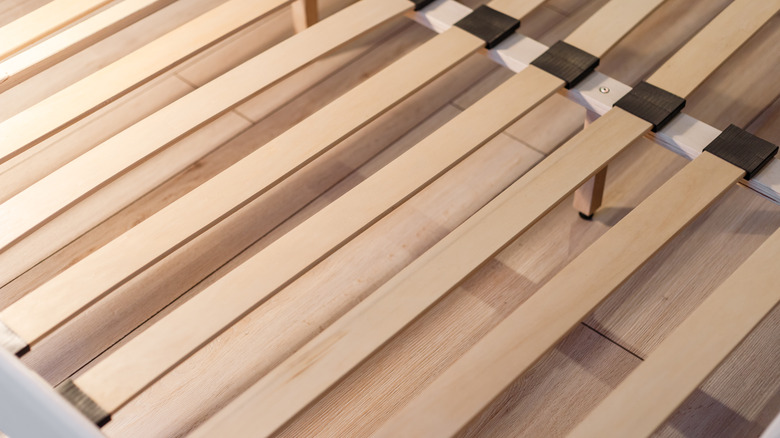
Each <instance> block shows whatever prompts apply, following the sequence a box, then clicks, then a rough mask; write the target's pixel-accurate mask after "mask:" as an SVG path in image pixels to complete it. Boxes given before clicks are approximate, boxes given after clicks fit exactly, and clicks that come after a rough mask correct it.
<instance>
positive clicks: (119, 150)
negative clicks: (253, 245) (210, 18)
mask: <svg viewBox="0 0 780 438" xmlns="http://www.w3.org/2000/svg"><path fill="white" fill-rule="evenodd" d="M373 6H374V5H373V4H372V3H371V2H370V1H369V2H360V3H357V4H355V6H353V7H352V8H350V9H349V10H348V11H345V12H344V13H342V14H340V15H339V16H337V17H332V18H331V19H330V20H328V21H327V22H321V23H318V25H317V26H315V27H312V28H311V29H310V30H309V31H307V32H303V33H301V34H299V35H297V36H296V37H294V38H291V39H288V40H285V41H284V42H282V43H280V44H278V45H276V46H274V47H273V48H272V49H269V50H268V51H266V52H264V53H263V54H261V55H258V56H257V57H255V58H253V59H252V60H251V61H248V62H246V63H244V64H242V65H241V66H239V67H237V68H235V69H233V70H231V71H230V72H228V73H226V74H224V75H222V76H220V78H218V79H217V80H214V81H212V82H210V83H209V84H207V85H205V86H203V87H201V88H198V89H197V90H195V91H194V92H192V93H190V94H188V95H187V96H184V97H183V98H181V99H179V100H177V101H176V102H174V103H172V104H171V105H168V106H167V107H165V108H163V109H162V110H160V111H158V112H156V113H155V114H153V115H151V116H149V117H147V118H146V119H144V120H143V121H141V122H139V123H137V124H135V125H133V126H132V127H131V128H129V129H127V130H125V131H123V132H122V133H120V134H118V135H116V136H114V137H112V138H111V139H109V140H108V141H106V142H105V143H103V144H101V145H100V146H98V147H96V148H93V149H91V150H90V151H89V152H87V153H85V154H84V155H82V156H80V157H79V158H77V159H75V160H74V161H72V162H70V163H68V165H66V166H64V167H62V168H60V169H58V170H57V171H55V172H53V173H52V174H50V175H48V176H46V177H45V178H43V179H42V180H40V181H38V182H37V183H36V184H34V185H32V186H30V187H29V188H27V190H25V191H24V192H22V193H20V194H18V195H16V196H15V197H13V198H11V199H9V200H8V201H6V202H5V203H4V204H2V205H0V218H2V219H1V220H2V227H3V228H4V229H5V230H6V232H5V233H4V234H3V235H2V238H0V249H2V248H5V247H7V246H9V245H10V244H12V243H14V242H16V241H18V240H19V239H20V238H22V237H23V236H25V235H27V234H29V233H30V232H31V231H33V230H35V229H36V228H37V227H40V226H41V225H43V224H44V223H45V222H46V221H48V220H51V218H52V217H53V216H54V215H57V214H58V213H60V212H61V211H62V210H63V209H64V208H67V207H68V206H69V205H71V204H72V203H74V202H76V201H78V200H79V199H81V198H83V197H84V196H86V195H88V194H89V193H91V192H93V191H94V190H96V189H98V188H99V187H101V186H102V185H104V184H106V183H107V182H109V181H110V180H112V179H114V178H116V177H118V176H120V175H121V174H122V173H123V172H126V171H127V170H128V169H130V168H132V167H134V166H136V165H137V164H138V163H139V162H140V161H142V160H144V159H146V158H148V156H149V155H152V154H154V153H156V152H159V150H160V149H161V148H163V147H165V146H167V145H168V144H170V143H171V142H172V141H175V140H177V139H179V138H181V137H183V136H184V135H186V134H188V133H190V132H192V131H193V130H195V129H197V128H198V127H200V126H201V125H203V124H205V123H207V122H209V121H210V120H213V119H214V118H216V117H218V116H220V115H221V114H223V113H224V112H225V111H227V110H229V109H230V108H231V107H233V106H235V105H237V104H238V103H240V102H242V101H244V100H246V99H247V98H249V97H250V96H251V95H253V94H255V93H257V92H259V91H260V90H262V89H263V88H264V87H267V86H269V85H271V84H273V83H274V82H276V81H278V80H279V79H281V78H283V77H285V76H287V75H289V74H290V73H292V72H293V71H295V70H298V69H300V68H301V67H303V66H305V65H307V64H308V63H310V62H311V61H313V60H314V59H316V58H317V57H319V56H321V55H323V54H324V53H327V52H329V51H331V50H333V49H335V48H336V47H338V46H340V45H341V44H344V43H345V42H348V41H349V40H351V39H353V38H355V37H356V36H358V35H360V34H361V33H363V32H367V31H368V30H370V29H371V28H373V27H375V26H376V25H377V24H379V23H381V22H384V21H385V20H387V19H389V18H392V17H394V16H397V15H399V14H400V13H402V12H404V10H405V9H404V8H407V9H408V5H407V4H406V3H404V2H403V0H396V1H394V2H390V3H388V2H385V3H382V8H374V7H373ZM353 19H354V20H357V22H359V23H360V24H361V25H360V26H357V27H355V26H353V27H351V28H345V26H344V22H349V21H351V20H353ZM290 52H296V53H298V54H299V55H300V56H290ZM257 71H260V72H261V74H258V73H257ZM206 102H208V104H205V103H206Z"/></svg>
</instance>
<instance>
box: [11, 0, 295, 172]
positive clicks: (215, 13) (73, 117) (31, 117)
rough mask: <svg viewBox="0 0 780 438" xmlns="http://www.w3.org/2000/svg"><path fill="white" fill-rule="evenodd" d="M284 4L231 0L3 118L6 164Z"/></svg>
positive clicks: (277, 0) (281, 1)
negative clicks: (30, 105)
mask: <svg viewBox="0 0 780 438" xmlns="http://www.w3.org/2000/svg"><path fill="white" fill-rule="evenodd" d="M283 4H285V1H284V0H262V3H261V4H260V5H259V7H258V0H233V1H230V2H227V3H226V4H224V5H221V6H218V7H217V8H214V9H213V10H211V11H209V12H207V13H205V14H203V15H202V16H200V17H197V18H195V19H194V20H192V21H190V22H189V23H186V24H184V25H182V26H180V27H178V28H177V29H174V30H173V31H171V32H169V33H167V34H165V35H163V36H161V37H160V38H158V39H156V40H154V41H152V42H151V43H149V44H147V45H145V46H143V47H141V48H140V49H138V50H136V51H134V52H132V53H130V54H128V55H126V56H124V57H122V58H121V59H119V60H117V61H115V62H113V63H111V64H109V65H108V66H106V67H104V68H102V69H100V70H98V71H96V72H94V73H92V74H91V75H89V76H87V77H86V78H83V79H81V80H80V81H78V82H76V83H74V84H72V85H70V86H69V87H67V88H65V89H64V90H61V91H60V92H58V93H56V94H54V95H52V96H49V97H48V98H46V99H44V100H43V101H41V102H39V103H37V104H35V105H33V106H32V107H30V108H28V109H26V110H25V111H23V112H20V113H18V114H16V115H14V116H13V117H11V118H9V119H8V120H5V121H3V122H2V124H0V135H2V136H3V137H4V138H6V141H4V142H3V144H2V149H0V163H2V162H4V161H7V160H9V159H11V158H13V157H14V156H16V155H18V154H20V153H22V152H24V151H25V150H26V149H28V148H30V147H32V146H33V145H35V144H36V143H37V142H39V141H40V140H41V139H44V138H46V137H48V136H50V135H51V134H53V133H55V132H57V131H59V130H61V129H62V128H64V127H66V126H68V125H69V124H70V123H73V122H74V121H77V120H79V119H80V118H82V117H84V116H86V115H88V114H90V113H91V112H93V111H95V110H96V109H99V108H100V107H102V106H104V105H106V104H107V103H109V102H111V101H112V100H113V99H116V98H117V97H119V96H121V95H123V94H124V93H127V92H128V91H131V90H132V89H134V88H135V87H137V86H139V85H141V84H143V83H144V82H146V81H148V80H149V79H151V78H153V77H155V76H157V75H159V74H160V73H162V72H164V71H165V70H166V69H168V68H170V67H172V66H174V65H176V64H177V63H179V62H181V61H182V60H184V59H187V58H188V57H190V56H192V55H193V54H195V53H197V52H198V51H200V50H203V49H205V48H206V47H208V46H209V45H211V44H213V43H215V42H217V41H219V40H220V39H222V38H224V37H225V36H227V35H229V34H231V33H232V32H234V31H236V30H237V29H240V28H241V27H242V26H245V25H246V24H248V23H251V22H252V21H253V20H255V19H257V18H259V17H261V16H263V15H265V14H267V13H269V12H271V11H273V10H274V9H276V8H278V7H280V6H281V5H283ZM12 61H13V59H12ZM9 62H10V61H9Z"/></svg>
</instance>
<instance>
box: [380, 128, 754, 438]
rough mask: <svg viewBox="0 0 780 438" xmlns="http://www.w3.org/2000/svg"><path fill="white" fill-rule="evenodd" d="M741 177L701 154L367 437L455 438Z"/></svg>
mask: <svg viewBox="0 0 780 438" xmlns="http://www.w3.org/2000/svg"><path fill="white" fill-rule="evenodd" d="M594 126H595V124H594ZM743 175H744V171H743V170H742V169H739V168H737V167H735V166H733V165H731V164H729V163H727V162H725V161H723V160H721V159H720V158H717V157H715V156H713V155H711V154H709V153H704V154H702V155H701V156H700V157H699V158H697V159H696V160H694V161H693V162H692V163H691V164H689V165H688V166H686V167H685V168H683V170H681V171H680V172H679V173H678V174H677V175H675V176H674V177H673V178H672V179H670V180H669V181H668V182H667V183H666V184H664V185H663V186H662V187H661V188H660V189H658V190H657V191H656V192H655V193H653V194H652V195H651V196H650V197H648V198H647V199H646V200H645V201H644V202H643V203H642V204H640V205H639V206H638V207H637V208H636V209H634V210H633V211H632V212H631V213H629V214H628V215H627V216H626V217H625V218H624V219H623V220H622V221H620V222H619V223H618V224H617V225H615V226H614V227H613V228H612V229H610V230H609V231H608V232H607V233H605V234H604V236H602V237H601V239H599V240H598V241H596V243H594V244H593V245H591V246H590V247H589V248H588V249H587V250H585V251H584V252H583V253H582V254H581V255H580V256H579V257H577V258H576V259H575V260H574V261H572V262H571V263H570V264H569V265H567V266H566V267H565V268H564V269H563V270H561V271H560V272H559V273H558V275H556V276H555V277H553V279H551V280H550V281H549V282H548V283H547V284H545V286H544V287H542V288H541V289H540V290H539V291H537V292H536V293H535V294H534V295H533V296H532V297H531V298H529V299H528V301H526V302H525V303H523V304H522V305H521V306H520V307H519V308H518V309H516V310H515V311H514V312H512V313H511V314H510V315H509V316H508V317H507V318H506V319H505V320H504V321H502V322H501V323H500V324H499V325H498V326H496V328H494V329H493V330H492V331H491V332H490V333H488V334H487V335H486V336H485V337H484V338H483V339H481V340H480V341H479V342H478V343H477V344H476V345H475V346H474V347H472V349H471V350H469V351H468V352H467V353H466V354H464V355H463V356H462V357H461V358H460V359H459V360H458V361H456V362H455V363H454V364H453V365H452V366H451V367H450V368H448V369H447V370H446V371H445V372H444V373H442V374H441V375H440V376H439V377H438V378H437V379H436V380H435V381H434V382H433V383H432V384H431V385H430V386H428V387H427V388H426V389H425V390H423V392H422V393H421V394H420V395H419V396H418V397H416V398H415V399H413V400H412V402H411V403H409V404H408V405H406V406H405V407H404V408H403V409H401V410H400V411H399V412H398V413H397V414H396V415H395V416H393V417H392V418H391V419H390V420H389V421H388V422H387V423H385V424H384V425H383V426H382V427H381V428H380V429H379V430H378V431H377V433H376V434H375V435H374V436H377V437H382V436H426V437H434V436H451V435H453V434H455V433H457V432H458V431H459V430H460V429H461V428H462V427H464V426H465V425H466V424H467V423H468V421H469V420H470V419H471V418H473V417H474V416H475V415H476V414H478V413H479V412H480V411H481V410H482V409H483V408H484V407H485V406H486V405H487V404H488V403H490V402H491V401H492V400H493V399H494V398H495V397H496V396H497V395H498V394H500V393H501V391H502V390H503V389H504V388H506V387H507V386H508V385H510V384H511V383H512V381H514V380H515V379H516V378H517V377H518V376H519V375H521V374H522V373H523V372H524V371H526V370H527V369H529V368H530V367H531V366H532V365H533V364H534V363H536V361H537V360H538V359H539V358H540V357H541V356H542V355H543V354H544V353H545V352H546V351H548V350H549V349H550V348H552V347H553V346H554V345H555V344H556V343H557V342H558V340H560V339H561V338H562V337H563V336H565V335H566V333H568V332H569V331H570V330H571V329H572V327H574V326H576V325H577V324H579V322H580V321H581V320H582V319H583V318H584V317H585V316H587V314H588V313H590V312H591V311H592V310H593V308H594V307H595V306H597V305H598V304H599V303H600V302H601V301H602V300H603V299H604V298H606V297H607V296H608V295H609V293H611V292H612V291H613V290H614V289H616V288H617V287H619V286H620V285H621V284H622V283H623V282H624V281H625V280H626V279H627V278H628V277H629V276H630V275H631V274H632V273H633V272H635V271H636V270H637V269H638V268H639V267H641V265H642V264H643V263H644V262H645V261H646V260H647V259H649V258H650V257H652V255H653V254H655V252H656V251H658V250H659V249H660V248H661V247H662V246H663V245H664V244H665V243H666V242H667V241H669V240H670V239H671V238H673V237H674V236H675V235H676V234H677V233H678V232H679V231H680V230H681V229H682V228H683V227H685V226H686V225H687V224H688V223H690V221H692V220H693V219H695V218H696V216H698V215H699V214H700V213H701V212H702V211H703V210H704V209H706V208H707V207H708V206H709V205H710V204H711V203H712V202H713V201H714V200H715V199H717V198H718V197H719V196H720V195H721V194H723V193H724V192H725V191H726V190H728V189H729V188H730V187H732V186H733V185H734V184H735V183H736V181H737V180H739V179H740V178H742V176H743ZM510 224H511V223H510Z"/></svg>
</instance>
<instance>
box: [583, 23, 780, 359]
mask: <svg viewBox="0 0 780 438" xmlns="http://www.w3.org/2000/svg"><path fill="white" fill-rule="evenodd" d="M779 25H780V22H779V21H778V19H777V17H775V18H773V19H772V20H771V21H770V23H768V26H766V28H763V29H761V31H759V33H758V34H757V35H756V37H758V36H760V35H763V36H765V37H767V38H768V40H767V39H764V38H760V39H759V38H756V39H753V40H751V41H749V42H748V43H747V44H746V45H745V46H744V47H742V48H741V49H740V50H739V51H738V52H737V53H736V54H735V55H734V56H733V57H732V58H731V59H730V60H729V61H728V62H727V63H726V64H725V65H724V66H723V67H722V68H720V69H719V70H718V71H716V72H715V74H714V75H712V76H711V77H710V79H708V80H707V81H706V82H705V83H704V84H703V85H702V86H701V87H700V88H699V89H698V90H697V91H696V92H694V94H693V95H692V96H691V99H690V102H689V103H688V105H687V106H686V109H685V112H688V113H690V114H692V115H696V116H700V117H702V118H703V120H705V121H706V122H707V123H711V124H713V125H714V126H721V127H725V126H727V125H728V123H731V122H732V121H733V122H734V123H736V124H737V125H738V126H746V127H747V128H748V129H749V131H750V132H753V133H754V134H756V135H759V136H761V137H762V138H765V139H766V140H768V141H771V142H774V143H777V142H780V131H778V129H777V126H778V120H780V117H778V112H777V111H776V110H774V109H775V108H777V103H776V102H775V103H774V104H773V105H774V106H771V107H770V108H768V109H767V110H766V111H764V112H763V113H761V111H762V109H763V107H764V106H765V105H767V104H768V103H770V102H771V99H775V95H776V94H777V91H776V90H774V91H773V89H772V85H771V84H773V81H772V80H771V78H774V77H775V76H776V73H775V70H776V69H777V66H776V65H774V61H773V60H774V58H773V57H772V56H770V55H769V54H768V53H766V51H765V48H766V47H767V46H768V45H772V41H776V40H777V35H778V34H777V32H778V30H780V26H779ZM767 41H768V42H767ZM746 65H749V66H751V67H750V68H747V69H746V68H745V66H746ZM743 80H744V81H749V82H750V83H766V84H767V85H766V87H767V90H768V91H767V95H764V93H763V90H752V89H751V90H747V89H746V88H749V86H748V84H746V83H743V82H742V81H743ZM740 90H744V92H742V91H740ZM703 91H708V92H707V93H702V92H703ZM759 94H762V95H760V96H759ZM770 94H771V95H770ZM724 102H735V103H734V104H728V105H724V104H723V103H724ZM759 114H763V115H762V116H761V117H758V118H757V116H758V115H759ZM751 121H752V122H751ZM607 190H608V191H609V189H607ZM778 226H780V207H778V206H777V205H775V204H773V203H771V202H765V199H763V198H761V197H760V196H756V195H755V194H752V193H750V192H748V191H745V190H743V189H742V188H739V187H735V188H733V189H731V190H730V191H729V193H727V194H726V195H725V196H724V198H723V200H722V201H719V202H717V203H716V205H714V206H713V208H712V209H711V210H710V211H708V212H707V213H706V214H705V215H704V216H703V217H702V218H701V219H699V220H696V221H695V222H694V224H693V225H692V226H691V227H689V228H688V229H687V230H685V231H683V232H682V233H681V235H680V236H679V237H678V238H677V239H676V242H673V244H671V245H669V246H668V247H667V248H664V249H663V250H662V251H661V252H660V253H659V254H658V255H657V256H656V257H654V258H653V259H652V260H650V261H649V262H648V264H647V265H646V266H645V267H643V268H642V269H641V270H640V271H639V272H637V274H636V275H634V276H633V277H632V278H631V279H630V280H629V281H628V282H627V283H626V284H625V285H624V286H623V287H621V288H620V289H619V290H618V291H616V292H615V293H614V294H613V296H612V297H610V298H609V299H607V301H605V302H604V303H603V304H602V305H601V306H600V307H599V309H597V311H596V312H595V313H594V314H593V315H592V316H590V317H589V318H588V319H587V323H588V324H589V325H590V326H591V327H593V328H595V329H597V330H598V331H600V332H601V333H604V334H605V335H607V336H609V337H610V338H611V339H613V340H615V341H616V342H618V343H620V344H621V345H623V346H624V347H625V348H627V349H629V350H631V351H632V352H633V353H635V354H637V355H639V356H640V357H645V356H647V355H649V354H650V353H651V352H652V350H653V348H655V346H657V345H658V343H659V342H661V341H662V340H663V338H664V337H665V336H667V335H668V333H669V332H670V331H671V330H672V329H673V328H674V327H676V326H677V325H678V324H679V323H681V322H682V321H683V319H685V317H686V316H687V315H688V314H689V313H690V312H692V311H693V310H694V309H695V308H696V306H698V305H699V304H700V303H701V302H702V300H704V298H706V296H707V295H708V294H710V293H711V292H712V291H713V290H715V288H716V287H717V286H718V285H719V284H720V283H721V282H722V281H724V280H725V279H726V278H727V277H728V276H729V274H730V273H731V272H733V271H734V270H735V269H736V268H737V266H739V265H740V264H741V263H742V262H744V260H745V259H746V258H747V257H748V256H749V255H750V254H751V253H752V252H753V251H754V250H755V249H756V248H758V246H759V245H760V244H761V243H762V242H763V240H764V239H766V237H767V236H768V235H769V234H771V232H772V231H773V230H774V229H776V228H777V227H778ZM723 230H730V231H731V232H724V231H723ZM723 248H729V251H722V249H723ZM702 254H707V257H703V256H701V255H702ZM683 272H685V273H689V275H690V276H691V277H693V278H696V281H691V280H690V279H686V278H685V275H684V274H683Z"/></svg>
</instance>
